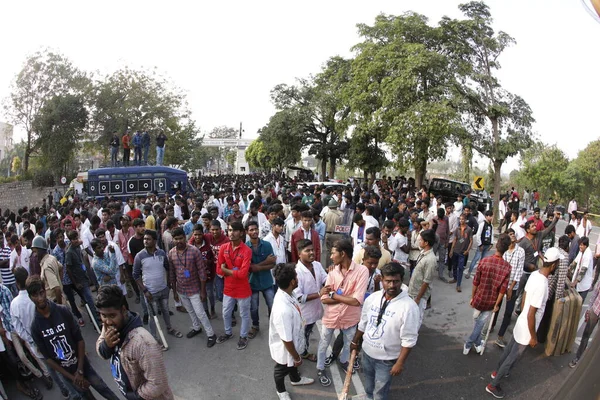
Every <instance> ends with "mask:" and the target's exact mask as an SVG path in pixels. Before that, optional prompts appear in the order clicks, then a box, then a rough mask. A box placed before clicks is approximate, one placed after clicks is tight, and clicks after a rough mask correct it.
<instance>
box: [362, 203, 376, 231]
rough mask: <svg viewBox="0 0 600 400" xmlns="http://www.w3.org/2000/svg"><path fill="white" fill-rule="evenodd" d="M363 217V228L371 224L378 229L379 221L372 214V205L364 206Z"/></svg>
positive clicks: (367, 227)
mask: <svg viewBox="0 0 600 400" xmlns="http://www.w3.org/2000/svg"><path fill="white" fill-rule="evenodd" d="M363 219H364V220H365V230H366V229H369V228H370V227H372V226H374V227H376V228H378V229H379V222H378V221H377V220H376V219H375V217H374V216H373V206H367V207H366V208H365V212H364V214H363Z"/></svg>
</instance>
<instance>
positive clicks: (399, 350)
mask: <svg viewBox="0 0 600 400" xmlns="http://www.w3.org/2000/svg"><path fill="white" fill-rule="evenodd" d="M381 275H382V276H383V277H382V280H381V283H382V286H383V290H380V291H377V292H375V293H373V294H371V295H370V296H369V297H367V299H366V300H365V303H364V305H363V308H362V313H361V317H360V322H359V323H358V328H357V330H356V334H355V335H354V339H353V340H352V343H351V344H350V348H351V349H352V350H357V351H360V350H361V348H362V350H363V355H362V369H363V371H364V374H365V392H366V393H367V398H368V399H373V398H376V399H387V398H388V392H389V390H390V386H391V380H392V376H397V375H400V374H401V373H402V371H403V370H404V364H405V362H406V359H407V358H408V355H409V354H410V352H411V350H412V348H413V347H414V346H415V345H416V344H417V338H418V331H419V308H418V307H417V304H416V303H415V302H414V301H413V300H412V299H411V298H410V297H409V296H408V288H407V287H406V285H403V284H402V281H403V280H404V268H402V267H401V266H400V265H398V264H397V263H390V264H386V265H385V266H384V267H383V268H382V269H381ZM386 372H387V373H386Z"/></svg>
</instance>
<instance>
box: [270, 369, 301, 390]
mask: <svg viewBox="0 0 600 400" xmlns="http://www.w3.org/2000/svg"><path fill="white" fill-rule="evenodd" d="M288 375H289V376H290V380H291V381H292V382H298V381H299V380H300V373H299V372H298V368H297V367H288V366H287V365H283V364H278V363H275V371H274V372H273V377H274V378H275V389H277V393H283V392H285V391H286V390H285V377H286V376H288Z"/></svg>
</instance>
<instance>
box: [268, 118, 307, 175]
mask: <svg viewBox="0 0 600 400" xmlns="http://www.w3.org/2000/svg"><path fill="white" fill-rule="evenodd" d="M304 123H305V119H304V118H302V116H300V115H298V113H296V112H294V111H293V110H282V111H278V112H277V113H275V115H273V116H272V117H271V118H270V119H269V123H268V124H267V125H265V126H264V127H263V128H261V129H260V130H259V131H258V133H259V138H260V140H261V142H262V146H263V148H264V151H265V152H266V153H267V154H268V156H269V157H268V162H267V164H266V166H267V167H268V168H277V170H279V171H281V170H282V169H283V168H285V167H287V166H290V165H292V166H293V165H295V164H297V163H298V162H300V159H301V156H302V153H301V150H302V135H303V133H304V128H305V124H304Z"/></svg>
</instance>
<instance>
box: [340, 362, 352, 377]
mask: <svg viewBox="0 0 600 400" xmlns="http://www.w3.org/2000/svg"><path fill="white" fill-rule="evenodd" d="M339 364H340V367H342V371H344V375H345V374H347V373H348V364H350V363H349V362H348V361H346V362H345V363H342V362H339ZM355 372H356V371H355V370H354V368H352V373H355Z"/></svg>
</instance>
